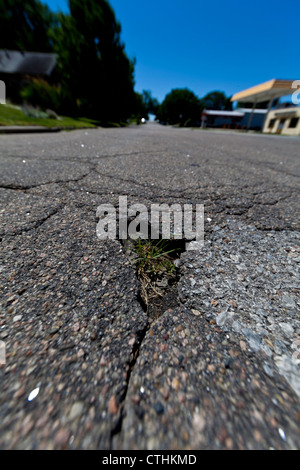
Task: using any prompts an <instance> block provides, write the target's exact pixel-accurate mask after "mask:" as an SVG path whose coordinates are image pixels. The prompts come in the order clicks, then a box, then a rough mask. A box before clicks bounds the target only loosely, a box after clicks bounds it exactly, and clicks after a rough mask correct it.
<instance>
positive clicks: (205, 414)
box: [0, 124, 300, 450]
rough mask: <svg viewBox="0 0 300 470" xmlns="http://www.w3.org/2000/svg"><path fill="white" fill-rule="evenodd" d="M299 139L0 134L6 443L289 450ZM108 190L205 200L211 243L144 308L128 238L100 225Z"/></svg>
mask: <svg viewBox="0 0 300 470" xmlns="http://www.w3.org/2000/svg"><path fill="white" fill-rule="evenodd" d="M299 144H300V139H299V138H287V137H277V136H262V135H255V134H248V135H246V134H238V133H234V132H223V131H201V130H191V129H175V128H168V127H163V126H159V125H156V124H147V125H143V126H138V127H130V128H123V129H97V130H88V131H86V130H85V131H72V132H61V133H55V134H18V135H1V136H0V166H1V168H0V196H1V201H2V204H1V211H0V216H1V229H0V230H1V234H0V236H1V245H2V249H1V268H0V277H1V311H0V341H1V343H0V348H2V349H1V350H0V353H1V351H2V362H3V364H2V365H0V380H1V394H0V448H1V449H103V450H110V449H119V450H125V449H126V450H127V449H140V450H142V449H146V450H153V449H173V450H174V449H175V450H176V449H180V450H195V449H299V448H300V426H299V424H300V406H299V405H300V403H299V399H300V373H299V364H300V317H299V307H300V297H299V261H300V245H299V239H300V217H299V215H300V205H299V177H300V164H299V162H300V151H299V149H300V146H299ZM119 196H127V198H128V205H129V206H130V205H132V204H134V203H139V204H144V205H145V206H146V207H147V208H150V205H151V204H153V203H158V204H162V203H166V204H173V203H177V204H180V205H182V206H183V204H192V205H195V204H203V205H204V209H205V216H204V217H205V240H204V246H203V248H201V249H200V250H192V251H186V252H184V253H183V254H182V255H181V258H180V265H179V282H178V284H177V286H176V290H177V294H176V298H175V303H174V299H173V301H172V303H170V305H168V302H166V304H165V309H164V311H163V312H162V314H161V316H159V318H157V319H156V320H154V321H153V320H152V319H150V318H149V317H148V315H147V312H146V311H145V309H144V308H143V305H142V303H141V301H140V284H139V281H138V279H137V277H136V273H135V270H134V268H133V267H132V264H131V263H130V260H128V258H127V257H126V254H125V250H124V248H123V246H122V244H121V243H120V242H119V240H118V239H116V240H100V239H99V238H98V237H97V236H96V226H97V223H98V218H97V216H96V211H97V207H98V206H99V205H101V204H112V205H113V206H114V207H116V208H117V207H118V203H119ZM4 349H5V351H4ZM3 351H4V352H5V357H4V358H3ZM0 359H1V356H0Z"/></svg>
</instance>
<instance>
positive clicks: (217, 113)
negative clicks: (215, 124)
mask: <svg viewBox="0 0 300 470" xmlns="http://www.w3.org/2000/svg"><path fill="white" fill-rule="evenodd" d="M202 114H204V115H207V116H229V117H243V116H244V113H240V112H238V111H221V110H219V109H216V110H214V109H204V110H203V113H202Z"/></svg>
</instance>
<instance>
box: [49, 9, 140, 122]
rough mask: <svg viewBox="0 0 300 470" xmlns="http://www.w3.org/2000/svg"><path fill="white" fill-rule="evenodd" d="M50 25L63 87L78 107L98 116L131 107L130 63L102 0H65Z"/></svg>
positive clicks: (121, 116) (119, 116) (109, 117)
mask: <svg viewBox="0 0 300 470" xmlns="http://www.w3.org/2000/svg"><path fill="white" fill-rule="evenodd" d="M69 7H70V15H60V17H59V25H58V26H57V27H56V28H54V30H53V41H54V50H55V52H57V53H58V55H59V64H58V70H59V72H60V79H61V81H62V83H63V84H64V88H67V89H68V90H69V93H70V94H71V95H72V96H73V97H74V101H76V104H77V105H78V107H79V110H80V112H81V113H84V114H85V115H87V116H90V117H93V118H95V119H99V120H101V121H103V122H104V121H106V122H109V121H122V120H126V119H127V118H128V117H129V116H130V115H131V114H132V111H133V109H134V105H135V93H134V65H135V62H134V61H133V60H129V58H128V57H127V55H126V53H125V50H124V44H123V43H122V42H121V39H120V33H121V26H120V23H119V22H117V20H116V18H115V14H114V11H113V10H112V8H111V6H110V5H109V3H108V2H107V1H106V0H85V1H84V2H82V1H81V0H69Z"/></svg>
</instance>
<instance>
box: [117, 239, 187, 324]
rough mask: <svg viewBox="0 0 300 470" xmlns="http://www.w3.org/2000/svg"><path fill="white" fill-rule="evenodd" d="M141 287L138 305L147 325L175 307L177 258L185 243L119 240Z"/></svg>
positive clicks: (176, 297)
mask: <svg viewBox="0 0 300 470" xmlns="http://www.w3.org/2000/svg"><path fill="white" fill-rule="evenodd" d="M122 245H123V247H124V251H125V254H126V256H127V257H128V259H129V260H130V262H131V263H132V265H133V266H134V267H135V270H136V275H137V278H138V280H139V282H140V285H141V291H140V303H141V305H142V307H143V308H144V310H145V311H146V312H147V315H148V319H149V322H152V321H154V320H156V319H157V318H159V317H160V316H161V315H162V314H163V313H164V312H165V311H166V310H167V309H169V308H175V307H177V305H178V302H179V300H178V293H177V283H178V280H179V269H178V268H179V259H180V255H181V253H183V252H184V251H185V240H173V239H171V240H164V239H159V240H149V239H146V240H142V239H140V238H138V239H137V240H133V239H128V240H122Z"/></svg>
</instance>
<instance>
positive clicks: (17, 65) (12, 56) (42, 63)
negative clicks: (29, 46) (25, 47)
mask: <svg viewBox="0 0 300 470" xmlns="http://www.w3.org/2000/svg"><path fill="white" fill-rule="evenodd" d="M56 60H57V55H56V54H49V53H45V52H23V51H10V50H0V73H7V74H14V73H20V74H29V75H50V74H51V72H52V70H53V68H54V66H55V64H56Z"/></svg>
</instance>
